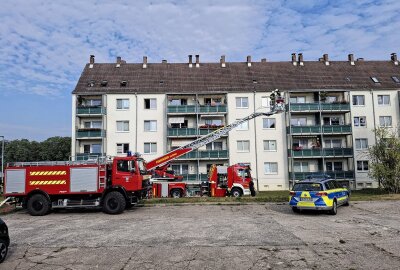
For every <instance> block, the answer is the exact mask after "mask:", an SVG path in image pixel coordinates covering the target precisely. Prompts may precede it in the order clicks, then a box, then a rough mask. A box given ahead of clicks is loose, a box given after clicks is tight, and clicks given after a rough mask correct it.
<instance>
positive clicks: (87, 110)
mask: <svg viewBox="0 0 400 270" xmlns="http://www.w3.org/2000/svg"><path fill="white" fill-rule="evenodd" d="M104 114H106V108H105V107H98V106H96V107H77V108H76V115H85V116H87V115H104Z"/></svg>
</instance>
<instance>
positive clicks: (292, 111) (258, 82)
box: [72, 54, 400, 190]
mask: <svg viewBox="0 0 400 270" xmlns="http://www.w3.org/2000/svg"><path fill="white" fill-rule="evenodd" d="M399 79H400V67H399V66H398V62H397V56H396V55H395V54H392V55H391V59H390V60H388V61H364V60H362V59H358V60H354V58H353V56H352V55H349V60H348V61H329V60H328V56H327V55H324V56H323V58H321V59H320V60H319V61H307V62H304V61H303V57H302V55H301V54H300V55H299V57H298V58H297V56H296V55H292V61H288V62H266V61H265V60H262V61H261V62H251V58H250V57H248V58H247V61H246V62H244V63H228V62H225V57H221V60H220V63H200V60H199V57H198V56H196V62H192V57H191V56H189V61H188V63H173V64H170V63H167V62H166V61H163V62H162V63H158V64H156V63H154V64H153V63H151V64H150V63H147V58H146V57H144V61H143V63H140V64H138V63H136V64H130V63H126V62H125V61H123V60H121V58H119V57H118V58H117V62H116V63H95V62H94V56H91V58H90V62H89V63H88V64H87V65H86V67H85V69H84V71H83V73H82V76H81V78H80V79H79V81H78V83H77V86H76V88H75V90H74V91H73V93H72V130H73V133H72V153H73V157H72V158H74V159H87V158H91V157H96V156H99V155H111V156H116V155H126V153H127V152H128V151H132V152H139V153H141V154H142V155H143V157H144V158H145V159H146V160H148V161H150V160H153V159H155V158H157V157H159V156H161V155H163V154H165V153H167V152H169V151H171V150H173V149H175V148H178V147H180V146H183V145H185V144H187V143H189V142H191V141H193V140H195V139H197V138H199V137H201V136H203V135H205V134H208V133H210V132H212V131H214V130H216V129H218V128H221V127H223V126H226V125H228V124H229V123H232V122H234V121H235V120H237V119H241V118H244V117H246V116H248V115H250V114H252V113H254V112H256V111H263V110H264V111H268V110H269V95H270V94H271V91H272V90H274V89H279V90H280V91H282V92H284V95H285V100H286V103H287V110H286V113H282V114H276V115H273V116H271V117H258V118H255V119H253V120H250V121H249V122H247V123H243V124H242V125H240V126H239V127H237V128H235V129H234V130H232V131H231V132H230V133H229V134H228V135H226V136H223V137H221V138H220V139H218V140H216V141H214V142H211V143H209V144H207V145H206V146H204V147H201V148H199V149H197V150H195V151H192V152H190V153H187V154H185V155H184V156H182V157H180V158H178V159H176V160H174V161H172V162H171V167H172V169H173V170H174V171H175V172H176V173H177V174H180V175H183V176H184V179H185V181H199V180H205V179H207V172H208V170H209V168H210V166H211V165H212V164H221V165H231V164H235V163H246V164H249V165H250V166H251V168H252V174H253V177H254V178H256V187H257V189H258V190H280V189H288V188H289V187H290V185H291V184H292V183H294V182H295V181H297V180H301V179H304V178H306V177H309V176H312V175H321V174H328V175H329V176H330V177H334V178H336V179H340V180H346V181H349V182H350V183H351V185H352V187H353V188H365V187H375V186H377V183H376V182H375V181H374V180H373V179H371V178H370V177H369V176H368V169H369V168H368V165H369V158H368V151H367V150H368V146H371V145H373V144H374V143H375V133H374V129H375V128H377V127H381V126H384V127H388V128H397V124H398V122H399V119H400V113H399V89H400V80H399Z"/></svg>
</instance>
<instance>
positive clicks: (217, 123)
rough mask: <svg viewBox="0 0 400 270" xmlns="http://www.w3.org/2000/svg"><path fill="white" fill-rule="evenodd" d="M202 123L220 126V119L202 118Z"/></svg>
mask: <svg viewBox="0 0 400 270" xmlns="http://www.w3.org/2000/svg"><path fill="white" fill-rule="evenodd" d="M204 123H205V124H206V125H207V126H222V120H221V119H206V120H204Z"/></svg>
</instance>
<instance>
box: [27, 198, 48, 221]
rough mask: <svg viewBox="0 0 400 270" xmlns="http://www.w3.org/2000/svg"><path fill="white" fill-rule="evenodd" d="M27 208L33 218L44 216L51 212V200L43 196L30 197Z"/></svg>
mask: <svg viewBox="0 0 400 270" xmlns="http://www.w3.org/2000/svg"><path fill="white" fill-rule="evenodd" d="M26 208H27V209H28V212H29V214H31V215H32V216H44V215H46V214H48V213H49V212H50V210H51V208H50V202H49V200H48V199H47V198H46V197H45V196H44V195H42V194H35V195H33V196H32V197H30V198H29V200H28V203H27V206H26Z"/></svg>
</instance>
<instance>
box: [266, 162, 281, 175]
mask: <svg viewBox="0 0 400 270" xmlns="http://www.w3.org/2000/svg"><path fill="white" fill-rule="evenodd" d="M264 174H278V163H277V162H264Z"/></svg>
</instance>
